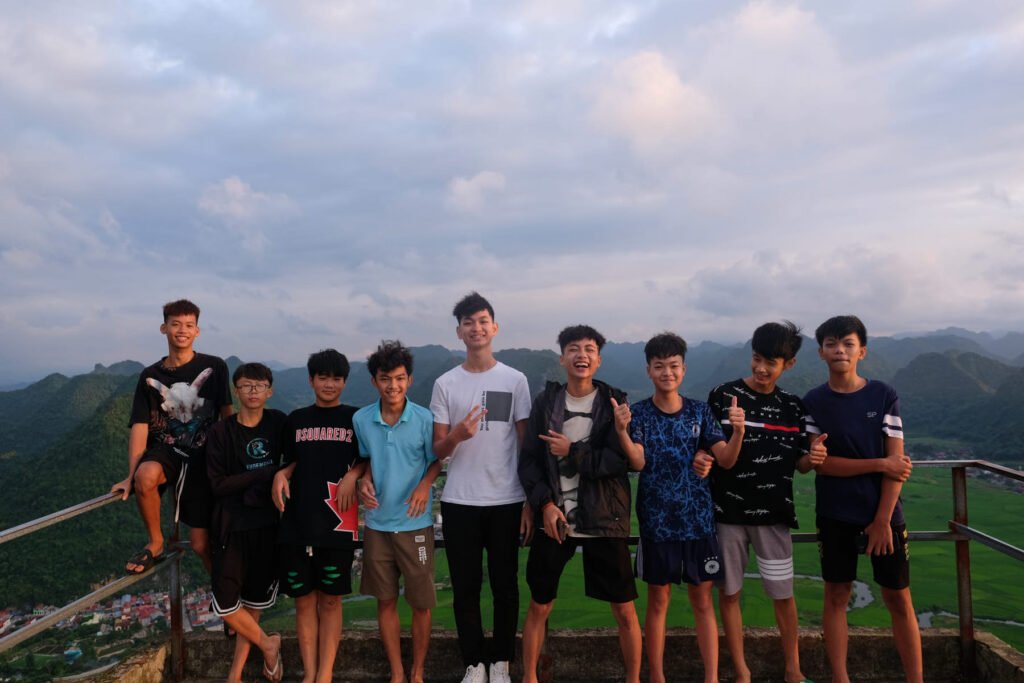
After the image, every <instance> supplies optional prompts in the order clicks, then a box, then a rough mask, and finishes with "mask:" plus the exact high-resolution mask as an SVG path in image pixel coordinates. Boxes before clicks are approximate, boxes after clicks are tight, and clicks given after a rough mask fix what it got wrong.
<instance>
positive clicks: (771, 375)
mask: <svg viewBox="0 0 1024 683" xmlns="http://www.w3.org/2000/svg"><path fill="white" fill-rule="evenodd" d="M794 363H796V358H790V359H789V360H785V359H783V358H768V357H766V356H762V355H761V354H759V353H758V352H757V351H754V353H753V355H751V357H750V378H749V379H748V381H747V384H748V385H749V386H750V388H751V389H753V390H754V391H756V392H758V393H761V394H770V393H772V392H773V391H775V384H776V383H777V382H778V381H779V377H781V376H782V373H783V372H785V371H786V370H789V369H790V368H791V367H793V364H794Z"/></svg>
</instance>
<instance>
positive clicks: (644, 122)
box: [592, 51, 715, 156]
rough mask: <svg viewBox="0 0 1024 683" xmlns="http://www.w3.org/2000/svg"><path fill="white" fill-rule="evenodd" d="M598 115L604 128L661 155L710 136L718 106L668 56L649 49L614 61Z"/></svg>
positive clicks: (600, 97) (599, 99) (644, 150)
mask: <svg viewBox="0 0 1024 683" xmlns="http://www.w3.org/2000/svg"><path fill="white" fill-rule="evenodd" d="M592 116H593V120H594V122H595V123H596V124H597V126H598V128H600V129H602V130H605V131H607V132H609V133H612V134H614V135H618V136H621V137H623V138H625V139H626V140H627V141H628V142H629V143H630V144H631V145H632V147H633V149H634V150H635V151H636V152H638V153H639V154H641V155H645V156H646V155H659V156H660V155H662V154H666V153H669V154H671V153H677V152H678V151H679V148H680V147H681V146H683V145H685V144H687V143H689V142H691V141H694V140H697V139H699V138H700V137H702V136H704V135H707V134H708V133H709V132H710V131H711V129H712V128H713V126H714V119H715V107H714V104H713V102H712V100H711V99H710V98H709V97H708V96H707V95H705V94H704V93H703V92H701V91H700V90H699V89H698V88H696V87H694V86H693V85H690V84H687V83H684V82H683V81H682V79H681V78H680V77H679V74H678V73H677V72H676V70H675V69H674V68H673V66H672V64H671V63H670V62H669V60H668V59H667V58H666V57H665V56H664V55H662V54H661V53H659V52H656V51H646V52H641V53H639V54H636V55H633V56H631V57H629V58H627V59H625V60H623V61H621V62H619V63H617V64H615V65H613V66H612V68H611V70H610V73H609V74H608V77H607V82H606V83H605V84H604V85H603V86H602V87H601V89H600V90H599V92H598V93H597V96H596V100H595V103H594V109H593V113H592Z"/></svg>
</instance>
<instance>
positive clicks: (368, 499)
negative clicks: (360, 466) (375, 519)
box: [359, 460, 380, 510]
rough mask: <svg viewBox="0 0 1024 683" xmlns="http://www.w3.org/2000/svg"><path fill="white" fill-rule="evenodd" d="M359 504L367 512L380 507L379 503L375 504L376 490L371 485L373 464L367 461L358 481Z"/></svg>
mask: <svg viewBox="0 0 1024 683" xmlns="http://www.w3.org/2000/svg"><path fill="white" fill-rule="evenodd" d="M359 502H360V503H362V504H363V508H365V509H367V510H373V509H375V508H378V507H380V503H378V502H377V489H376V488H375V487H374V485H373V463H372V462H370V461H369V460H367V464H366V471H364V472H363V476H362V477H360V479H359Z"/></svg>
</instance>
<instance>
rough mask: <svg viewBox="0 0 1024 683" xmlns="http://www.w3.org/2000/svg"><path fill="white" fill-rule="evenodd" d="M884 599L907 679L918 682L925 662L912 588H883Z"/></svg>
mask: <svg viewBox="0 0 1024 683" xmlns="http://www.w3.org/2000/svg"><path fill="white" fill-rule="evenodd" d="M882 599H883V600H884V601H885V606H886V607H887V608H888V609H889V614H890V616H891V617H892V636H893V640H895V641H896V650H897V651H898V652H899V653H900V660H901V661H902V662H903V671H904V673H905V674H906V677H907V681H908V682H910V683H918V682H920V681H922V680H923V679H924V664H923V660H922V656H921V632H920V630H919V628H918V624H917V613H916V612H914V604H913V601H912V600H911V599H910V589H909V588H901V589H892V588H884V587H883V588H882Z"/></svg>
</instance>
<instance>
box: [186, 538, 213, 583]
mask: <svg viewBox="0 0 1024 683" xmlns="http://www.w3.org/2000/svg"><path fill="white" fill-rule="evenodd" d="M188 542H189V545H190V546H192V552H194V553H195V554H196V555H198V556H199V560H200V561H201V562H202V563H203V566H204V567H206V573H207V574H209V573H211V572H212V571H213V560H212V558H211V553H210V530H209V529H199V528H191V529H189V530H188Z"/></svg>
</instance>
